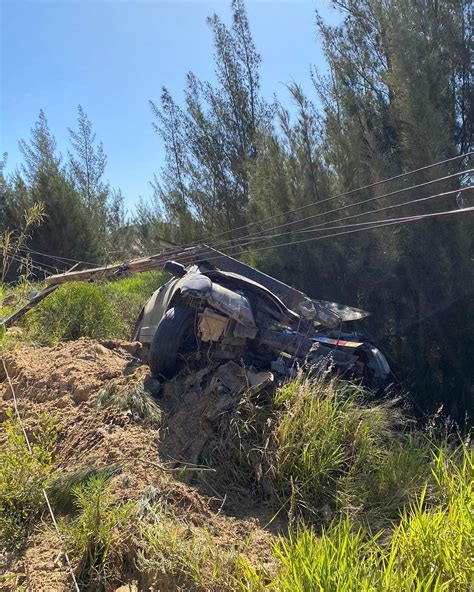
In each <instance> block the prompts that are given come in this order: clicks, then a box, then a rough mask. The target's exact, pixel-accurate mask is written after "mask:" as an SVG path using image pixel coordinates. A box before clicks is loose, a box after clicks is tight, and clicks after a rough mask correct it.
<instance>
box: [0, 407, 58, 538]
mask: <svg viewBox="0 0 474 592" xmlns="http://www.w3.org/2000/svg"><path fill="white" fill-rule="evenodd" d="M58 430H59V426H58V424H57V423H56V422H55V421H54V420H52V419H48V418H47V417H46V416H43V417H42V418H41V420H40V423H39V426H38V428H37V430H36V431H35V433H33V434H30V435H29V438H30V443H31V451H29V450H28V446H27V443H26V440H25V436H24V434H23V431H22V427H21V424H20V421H19V420H18V419H17V418H14V417H13V416H12V414H11V413H10V412H7V419H6V420H5V421H4V422H3V425H2V431H4V435H5V442H4V443H3V445H2V447H1V448H0V546H1V545H4V546H6V547H8V548H10V549H11V548H14V547H19V546H21V545H22V543H23V542H24V540H25V537H26V536H27V534H28V532H29V530H30V528H31V525H32V523H33V521H34V519H35V518H36V517H37V516H38V514H39V512H40V511H41V509H42V508H43V507H44V503H45V499H44V496H43V488H44V487H46V485H47V484H48V481H49V479H50V476H51V463H52V458H53V450H54V445H55V442H56V437H57V433H58Z"/></svg>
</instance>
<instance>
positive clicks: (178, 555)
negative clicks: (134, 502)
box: [137, 506, 247, 592]
mask: <svg viewBox="0 0 474 592" xmlns="http://www.w3.org/2000/svg"><path fill="white" fill-rule="evenodd" d="M139 534H140V537H139V539H138V541H137V543H138V546H139V548H140V552H139V567H140V569H141V570H144V571H146V572H148V573H151V574H152V575H153V574H155V580H156V581H157V583H159V582H160V577H161V578H165V579H166V581H167V582H168V586H167V588H166V589H171V583H170V582H172V585H173V589H181V587H183V588H184V589H195V590H202V591H204V590H205V591H206V592H213V591H216V592H218V591H221V590H237V589H240V587H239V582H240V581H242V567H243V566H244V565H246V560H245V556H244V555H243V553H244V551H245V549H246V547H247V542H246V541H243V542H242V543H241V545H239V546H235V545H233V546H232V547H230V548H224V547H223V546H218V545H217V544H216V543H215V542H214V540H213V537H212V535H211V533H210V532H209V531H208V530H207V529H205V528H203V527H198V526H195V525H193V524H192V523H188V522H186V521H185V520H183V519H179V518H177V517H176V516H173V515H169V514H167V512H166V510H165V509H164V508H163V507H161V506H157V507H156V508H155V511H154V512H153V520H152V521H151V522H148V523H145V525H144V526H142V528H141V530H140V532H139Z"/></svg>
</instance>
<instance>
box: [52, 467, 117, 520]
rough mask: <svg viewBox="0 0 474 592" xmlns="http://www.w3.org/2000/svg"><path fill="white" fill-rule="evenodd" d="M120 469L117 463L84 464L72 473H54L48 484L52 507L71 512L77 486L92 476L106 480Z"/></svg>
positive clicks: (73, 506)
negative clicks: (103, 464)
mask: <svg viewBox="0 0 474 592" xmlns="http://www.w3.org/2000/svg"><path fill="white" fill-rule="evenodd" d="M121 470H122V469H121V467H120V466H117V465H106V466H104V467H93V466H86V467H83V468H82V469H79V470H78V471H74V472H72V473H59V474H56V475H54V476H53V477H52V479H51V481H50V483H49V485H48V495H49V498H50V500H51V503H52V505H53V507H54V509H55V510H58V511H60V512H64V513H67V512H72V511H73V510H74V508H75V499H76V498H75V494H74V491H75V490H76V489H77V487H79V486H81V485H84V484H86V483H87V482H88V481H89V480H90V479H91V478H92V477H97V478H101V479H103V480H104V482H107V481H108V480H109V479H111V478H112V477H114V476H115V475H118V474H119V473H120V472H121Z"/></svg>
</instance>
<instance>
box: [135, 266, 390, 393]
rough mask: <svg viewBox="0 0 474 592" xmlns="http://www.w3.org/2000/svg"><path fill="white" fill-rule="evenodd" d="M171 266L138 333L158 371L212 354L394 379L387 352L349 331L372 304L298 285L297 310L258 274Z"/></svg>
mask: <svg viewBox="0 0 474 592" xmlns="http://www.w3.org/2000/svg"><path fill="white" fill-rule="evenodd" d="M167 268H168V269H169V270H171V272H172V273H176V274H177V275H178V276H179V277H176V278H173V279H171V280H170V281H169V282H168V283H167V284H165V285H164V286H162V287H161V288H160V289H159V290H157V291H156V292H155V293H154V294H153V296H152V297H151V298H150V300H149V301H148V303H147V304H146V305H145V307H144V308H143V311H142V314H141V316H140V319H139V323H138V324H137V327H136V330H135V334H134V338H135V339H138V340H139V341H141V342H142V344H143V345H144V347H145V349H146V348H148V349H149V351H150V360H151V362H150V368H151V369H152V374H154V375H156V376H159V375H160V374H163V375H166V376H167V377H169V376H171V375H172V374H173V373H174V372H175V370H176V372H178V371H179V370H180V369H181V368H182V367H183V359H184V357H186V358H188V357H189V356H192V357H193V359H194V360H195V361H196V360H199V359H200V358H202V360H205V361H206V362H208V361H209V359H213V360H215V361H216V362H218V361H219V360H222V361H227V360H236V361H240V360H243V361H244V363H245V364H246V365H251V366H254V367H255V368H261V369H263V368H272V369H278V371H279V372H280V373H282V374H291V372H294V368H295V364H297V365H300V366H305V365H309V366H314V365H321V364H323V365H324V366H325V367H327V368H331V369H333V370H334V371H336V372H339V373H341V374H345V375H348V376H350V377H351V378H356V379H357V378H360V379H361V380H364V381H365V382H366V384H368V385H369V386H371V387H374V388H379V387H383V386H384V385H386V384H387V383H388V382H390V380H391V378H392V372H391V369H390V366H389V364H388V362H387V360H386V359H385V357H384V355H383V354H382V352H380V350H379V349H378V348H377V347H375V345H374V344H372V343H369V342H367V341H366V340H365V339H364V338H363V336H362V335H361V334H359V333H353V332H351V333H348V332H344V331H343V326H344V323H345V322H348V321H353V320H359V319H362V318H365V317H366V316H368V315H369V313H368V312H366V311H363V310H360V309H356V308H353V307H348V306H344V305H338V304H336V303H332V302H325V301H317V300H312V299H310V298H308V297H307V296H305V295H304V294H302V293H299V292H297V291H295V292H296V293H297V294H301V296H302V297H301V299H299V300H298V298H293V301H296V300H298V302H297V304H296V306H294V309H293V310H292V309H290V308H288V306H287V305H286V304H285V303H284V302H283V301H282V300H281V299H280V298H279V297H278V296H277V295H276V294H274V293H273V292H272V291H271V290H270V289H268V288H267V287H265V286H263V285H261V284H259V283H258V282H257V281H255V280H254V279H252V278H249V277H244V276H241V275H239V274H238V273H235V272H233V271H222V270H220V269H217V268H216V267H214V266H212V265H210V264H209V263H207V262H205V261H204V262H200V263H199V264H193V265H190V266H188V267H187V268H184V267H183V266H182V265H180V264H177V263H174V262H172V263H169V264H167ZM275 281H276V280H275ZM292 296H293V297H294V296H295V294H292ZM173 323H174V324H173ZM180 340H181V341H180ZM170 352H171V353H170ZM173 352H174V353H173ZM173 356H174V357H175V358H176V367H174V364H173ZM165 359H166V363H165V361H163V362H162V360H165ZM178 362H179V363H178Z"/></svg>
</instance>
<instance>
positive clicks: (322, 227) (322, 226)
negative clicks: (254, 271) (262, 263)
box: [233, 186, 474, 248]
mask: <svg viewBox="0 0 474 592" xmlns="http://www.w3.org/2000/svg"><path fill="white" fill-rule="evenodd" d="M473 187H474V186H469V187H463V188H462V189H454V190H452V191H445V192H444V193H435V194H433V195H429V196H427V197H420V198H418V199H412V200H409V201H407V202H402V203H398V204H392V205H389V206H385V207H383V208H378V209H376V210H371V211H369V212H361V213H359V214H352V215H351V216H344V217H342V218H336V219H335V220H329V221H327V222H321V223H320V224H315V225H314V226H308V227H305V228H301V229H297V230H290V231H288V232H281V233H279V234H273V235H272V234H270V235H267V236H266V237H256V239H255V240H251V241H248V242H246V243H241V244H239V245H236V246H235V247H233V248H237V247H238V248H242V247H245V246H246V245H252V244H258V243H260V242H262V241H268V240H273V239H275V238H280V237H282V236H294V235H298V234H306V233H309V232H322V231H325V230H332V229H335V228H338V227H337V226H333V227H330V228H326V225H327V224H335V223H336V222H343V221H344V220H352V219H353V218H361V217H362V216H368V215H371V214H377V213H379V212H385V211H387V210H391V209H395V208H400V207H403V206H408V205H411V204H415V203H422V202H425V201H429V200H432V199H435V198H438V197H446V196H448V195H453V194H459V193H461V192H463V191H467V190H469V189H472V188H473ZM415 215H416V214H415ZM339 228H342V226H340V227H339Z"/></svg>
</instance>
